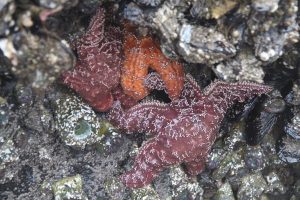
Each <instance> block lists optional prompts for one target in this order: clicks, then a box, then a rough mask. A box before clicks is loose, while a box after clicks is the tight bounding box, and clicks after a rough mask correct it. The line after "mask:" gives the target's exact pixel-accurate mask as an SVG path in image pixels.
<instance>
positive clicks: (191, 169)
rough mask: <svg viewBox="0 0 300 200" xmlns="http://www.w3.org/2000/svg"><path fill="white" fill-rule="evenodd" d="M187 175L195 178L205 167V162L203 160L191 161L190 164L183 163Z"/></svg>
mask: <svg viewBox="0 0 300 200" xmlns="http://www.w3.org/2000/svg"><path fill="white" fill-rule="evenodd" d="M185 166H186V170H187V173H188V174H189V175H192V176H195V175H197V174H200V173H201V172H202V171H203V170H204V167H205V160H204V159H203V158H200V159H196V160H193V161H191V162H186V163H185Z"/></svg>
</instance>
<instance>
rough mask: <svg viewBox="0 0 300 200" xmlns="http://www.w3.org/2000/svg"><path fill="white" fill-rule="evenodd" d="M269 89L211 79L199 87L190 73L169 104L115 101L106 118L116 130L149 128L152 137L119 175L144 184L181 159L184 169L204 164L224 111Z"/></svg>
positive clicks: (193, 169) (137, 184)
mask: <svg viewBox="0 0 300 200" xmlns="http://www.w3.org/2000/svg"><path fill="white" fill-rule="evenodd" d="M271 90H272V88H271V87H269V86H265V85H260V84H256V83H250V82H237V83H226V82H219V81H218V82H214V83H212V84H211V85H210V86H209V87H207V88H205V89H204V91H203V92H201V89H200V88H199V86H198V85H197V83H196V82H195V81H194V79H193V78H192V77H191V76H190V75H187V76H186V81H185V84H184V89H183V91H182V92H181V96H180V98H179V99H178V100H175V101H172V102H171V103H169V104H163V103H158V102H151V103H149V102H148V103H141V104H138V105H136V106H134V107H132V108H130V109H128V110H127V111H124V110H123V109H122V107H121V106H120V104H119V103H118V102H116V103H115V104H114V105H113V108H112V110H111V111H110V114H109V119H110V121H111V122H112V123H113V124H114V125H116V126H117V127H118V128H120V129H124V130H126V131H127V132H128V133H132V132H148V133H150V134H152V135H154V137H153V138H151V139H150V140H148V141H147V142H146V143H144V144H143V145H142V147H141V150H140V152H139V154H138V155H137V157H136V159H135V163H134V166H133V168H132V169H131V170H130V171H129V172H127V173H125V174H124V175H122V176H121V180H122V181H123V182H124V183H125V185H126V186H127V187H134V188H136V187H143V186H145V185H147V184H149V183H151V182H152V180H153V179H154V177H155V176H156V175H157V174H158V173H159V172H160V171H162V170H163V169H164V168H166V167H168V166H171V165H174V164H180V163H184V164H185V165H186V169H187V172H188V174H190V175H197V174H199V173H200V172H201V171H202V170H203V168H204V164H205V161H206V158H207V154H208V152H209V151H210V148H211V146H212V145H213V143H214V141H215V139H216V134H217V132H218V130H219V128H220V124H221V121H222V119H223V117H224V114H225V112H226V110H227V109H228V108H229V107H230V106H232V105H233V104H234V102H235V101H239V102H243V101H245V99H246V98H252V97H254V96H255V95H261V94H264V93H267V92H269V91H271Z"/></svg>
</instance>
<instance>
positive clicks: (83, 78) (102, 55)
mask: <svg viewBox="0 0 300 200" xmlns="http://www.w3.org/2000/svg"><path fill="white" fill-rule="evenodd" d="M121 38H122V32H121V30H120V29H119V28H116V27H106V28H105V10H104V9H103V8H99V9H98V10H97V12H96V14H95V16H94V17H93V18H92V20H91V22H90V24H89V27H88V29H87V31H86V33H85V34H84V35H83V36H82V37H81V38H80V39H79V40H78V41H77V42H76V43H75V48H76V51H77V53H78V60H77V63H76V66H75V67H74V69H73V70H70V71H67V72H65V73H63V75H62V81H63V83H64V84H66V85H68V86H69V87H70V88H72V89H73V90H75V91H76V92H77V93H79V94H80V96H82V97H83V98H84V99H85V100H86V101H87V103H88V104H89V105H90V106H92V107H93V108H94V109H96V110H98V111H108V110H109V109H110V108H111V106H112V104H113V102H114V97H113V94H112V91H113V90H118V91H119V90H120V89H119V88H117V87H118V85H119V83H120V74H121V65H122V62H123V49H122V47H123V44H122V41H121ZM118 94H120V92H119V93H118ZM119 96H120V95H119ZM123 96H124V95H123Z"/></svg>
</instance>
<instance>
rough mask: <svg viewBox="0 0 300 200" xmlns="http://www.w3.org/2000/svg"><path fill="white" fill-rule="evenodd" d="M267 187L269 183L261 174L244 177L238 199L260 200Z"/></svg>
mask: <svg viewBox="0 0 300 200" xmlns="http://www.w3.org/2000/svg"><path fill="white" fill-rule="evenodd" d="M267 187H268V186H267V183H266V181H265V179H264V178H263V176H262V175H261V174H260V173H255V174H249V175H247V176H244V177H243V179H242V183H241V186H240V188H239V190H238V193H237V197H238V199H239V200H248V199H259V197H260V196H261V194H262V193H263V192H264V191H265V190H266V189H267Z"/></svg>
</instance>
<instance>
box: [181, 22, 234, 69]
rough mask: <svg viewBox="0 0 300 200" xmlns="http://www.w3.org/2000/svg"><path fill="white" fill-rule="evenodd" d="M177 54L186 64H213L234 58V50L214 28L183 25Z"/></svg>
mask: <svg viewBox="0 0 300 200" xmlns="http://www.w3.org/2000/svg"><path fill="white" fill-rule="evenodd" d="M178 52H179V53H180V54H181V55H182V56H183V58H184V59H185V60H186V61H187V62H191V63H210V64H213V63H217V62H220V61H222V60H224V59H226V58H229V57H232V56H234V55H235V54H236V49H235V47H234V46H233V45H232V44H230V42H229V41H227V39H226V38H225V36H224V35H223V34H222V33H220V32H218V31H216V30H215V29H214V28H206V27H203V26H195V25H190V24H183V25H182V28H181V30H180V35H179V43H178Z"/></svg>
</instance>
